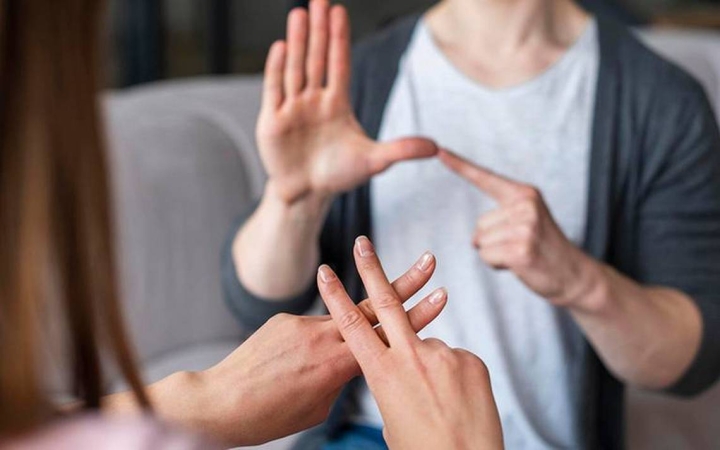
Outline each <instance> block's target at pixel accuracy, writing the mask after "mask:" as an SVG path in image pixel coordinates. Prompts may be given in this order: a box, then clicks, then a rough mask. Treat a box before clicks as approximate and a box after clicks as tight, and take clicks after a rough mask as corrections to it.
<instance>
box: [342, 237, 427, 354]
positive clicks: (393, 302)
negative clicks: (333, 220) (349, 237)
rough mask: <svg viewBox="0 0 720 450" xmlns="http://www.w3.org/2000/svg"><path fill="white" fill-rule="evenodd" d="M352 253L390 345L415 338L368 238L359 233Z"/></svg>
mask: <svg viewBox="0 0 720 450" xmlns="http://www.w3.org/2000/svg"><path fill="white" fill-rule="evenodd" d="M354 254H355V265H356V266H357V269H358V272H359V273H360V278H362V281H363V284H364V285H365V289H366V290H367V293H368V298H369V299H370V304H371V305H372V307H373V309H374V310H375V314H376V315H377V318H378V321H379V322H380V324H381V325H382V326H383V329H384V330H385V333H386V335H387V338H388V342H389V343H390V346H391V347H392V346H394V345H397V344H404V343H409V342H413V341H416V340H418V337H417V335H416V334H415V331H413V329H412V326H411V325H410V320H409V319H408V316H407V313H406V312H405V308H403V306H402V302H401V301H400V298H399V297H398V295H397V292H395V289H393V287H392V285H391V284H390V282H389V281H388V279H387V277H386V276H385V272H384V271H383V268H382V265H381V264H380V260H379V259H378V257H377V255H376V254H375V248H374V247H373V245H372V243H371V242H370V240H369V239H368V238H366V237H365V236H360V237H359V238H358V239H357V241H356V242H355V249H354Z"/></svg>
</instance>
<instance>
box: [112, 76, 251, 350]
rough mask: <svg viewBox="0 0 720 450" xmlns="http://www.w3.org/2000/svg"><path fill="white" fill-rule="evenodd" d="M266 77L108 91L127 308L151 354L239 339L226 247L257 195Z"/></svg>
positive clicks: (141, 345)
mask: <svg viewBox="0 0 720 450" xmlns="http://www.w3.org/2000/svg"><path fill="white" fill-rule="evenodd" d="M260 85H261V80H260V79H259V78H258V77H247V78H232V79H213V80H208V81H202V80H201V81H192V82H180V83H167V84H157V85H152V86H150V87H145V88H139V89H134V90H128V91H123V92H118V93H113V94H110V95H109V96H108V98H107V101H106V105H107V119H108V124H109V136H110V143H111V145H110V148H111V164H112V167H113V178H114V180H113V181H114V185H115V192H116V208H117V211H118V214H117V216H118V224H119V230H118V231H119V233H118V234H119V243H120V245H119V253H120V258H121V271H122V286H123V296H124V300H125V313H126V316H127V317H128V319H129V322H130V324H131V327H132V332H133V337H134V340H135V342H136V345H137V347H138V348H139V351H140V354H141V358H142V360H143V362H147V361H148V360H149V359H151V358H154V357H158V356H162V354H163V353H166V352H169V351H173V350H177V349H178V348H182V347H185V346H189V345H198V344H202V343H207V342H208V341H214V340H220V339H225V338H228V337H235V338H238V339H239V337H240V335H241V331H240V328H239V327H238V324H237V322H236V321H235V320H234V319H233V318H232V317H231V315H230V312H229V311H228V309H227V308H226V306H225V305H224V303H223V296H222V292H221V285H220V275H219V273H220V270H219V268H220V250H221V248H222V244H223V241H224V239H225V237H226V235H227V233H228V231H229V230H230V226H231V223H232V220H233V219H234V218H235V217H236V216H237V215H238V214H239V213H240V212H241V211H242V210H244V209H245V208H246V207H247V206H248V203H249V202H250V201H251V199H253V198H255V197H257V196H258V195H259V193H260V189H261V187H262V184H263V176H264V175H263V171H262V169H261V165H260V162H259V160H258V157H257V151H256V149H255V145H254V136H253V130H254V125H255V121H256V117H257V112H258V110H259V104H260Z"/></svg>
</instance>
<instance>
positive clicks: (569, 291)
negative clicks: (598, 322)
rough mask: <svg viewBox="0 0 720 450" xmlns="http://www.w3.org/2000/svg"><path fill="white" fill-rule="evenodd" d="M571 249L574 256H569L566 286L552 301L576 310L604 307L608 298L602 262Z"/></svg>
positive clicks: (590, 310) (582, 310)
mask: <svg viewBox="0 0 720 450" xmlns="http://www.w3.org/2000/svg"><path fill="white" fill-rule="evenodd" d="M573 250H574V253H575V256H574V257H573V258H570V261H571V262H570V266H571V269H570V271H569V277H568V281H567V283H566V288H565V289H564V290H563V292H562V294H561V295H560V296H559V298H557V299H555V300H554V303H555V304H557V305H561V306H565V307H567V308H568V309H571V310H573V311H577V312H586V313H597V312H599V311H601V310H602V309H603V308H604V307H605V305H606V304H607V299H608V298H609V296H608V283H607V276H606V273H605V270H604V268H603V264H602V263H599V262H598V261H596V260H594V259H593V258H591V257H590V256H588V255H586V254H585V253H583V252H582V251H581V250H579V249H573Z"/></svg>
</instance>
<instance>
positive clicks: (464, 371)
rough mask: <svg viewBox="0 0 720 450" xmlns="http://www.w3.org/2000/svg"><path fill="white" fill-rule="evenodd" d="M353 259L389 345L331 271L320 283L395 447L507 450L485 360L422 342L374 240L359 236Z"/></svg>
mask: <svg viewBox="0 0 720 450" xmlns="http://www.w3.org/2000/svg"><path fill="white" fill-rule="evenodd" d="M354 254H355V261H356V265H357V268H358V271H359V272H360V276H361V278H362V280H363V283H364V284H365V288H366V290H367V292H368V297H369V300H368V301H369V302H370V305H372V308H373V310H374V311H375V314H376V315H377V318H378V320H379V323H380V324H381V325H382V327H383V331H384V336H385V339H384V340H383V339H381V338H380V337H379V336H378V334H377V333H376V332H375V330H374V329H373V326H372V324H371V323H370V322H368V320H367V319H366V317H365V315H364V314H363V313H362V312H361V310H360V309H359V308H358V307H357V306H355V305H354V303H353V302H352V300H351V299H350V298H349V297H348V294H347V292H346V291H345V289H344V287H343V285H342V283H341V282H340V280H339V279H338V278H337V276H336V275H335V274H334V272H333V271H332V270H331V269H330V268H329V267H327V266H322V267H321V268H320V270H319V272H318V286H319V288H320V294H321V295H322V298H323V300H324V301H325V304H326V305H327V307H328V310H329V311H330V314H331V315H332V317H333V320H334V321H335V323H336V324H337V326H338V328H339V329H340V333H341V334H342V336H343V338H344V339H345V342H346V343H347V345H348V347H349V348H350V351H351V352H352V353H353V355H354V356H355V358H356V359H357V361H358V363H359V364H360V367H361V369H362V371H363V374H364V375H365V378H366V380H367V383H368V385H369V387H370V390H371V391H372V393H373V395H374V396H375V398H376V400H377V402H378V406H379V407H380V412H381V414H382V416H383V420H384V422H385V429H384V435H385V438H386V440H387V442H388V445H389V446H390V448H392V449H393V450H398V449H400V450H403V449H408V450H410V449H412V450H418V449H420V450H422V449H433V450H435V449H439V448H442V449H476V448H482V449H499V448H502V445H503V444H502V430H501V426H500V419H499V417H498V412H497V408H496V406H495V401H494V399H493V395H492V391H491V387H490V378H489V375H488V371H487V369H486V367H485V365H484V364H483V362H482V361H481V360H480V359H479V358H478V357H476V356H475V355H473V354H472V353H470V352H467V351H465V350H458V349H451V348H450V347H448V346H447V345H446V344H445V343H443V342H442V341H439V340H436V339H427V340H421V339H420V338H419V337H418V336H417V335H416V334H415V331H414V329H413V327H412V326H411V323H410V321H409V319H408V316H407V314H406V312H405V310H404V309H403V307H402V302H401V299H400V298H399V297H398V294H397V291H396V290H395V289H393V288H392V286H391V285H390V283H389V282H388V280H387V278H386V276H385V273H384V272H383V269H382V267H381V265H380V261H379V260H378V257H377V255H376V254H375V251H374V248H373V246H372V243H371V242H370V241H369V240H368V239H367V238H365V237H361V238H359V239H358V241H357V243H356V246H355V251H354Z"/></svg>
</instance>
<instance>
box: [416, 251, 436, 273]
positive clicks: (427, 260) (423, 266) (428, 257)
mask: <svg viewBox="0 0 720 450" xmlns="http://www.w3.org/2000/svg"><path fill="white" fill-rule="evenodd" d="M432 262H433V255H432V253H430V252H425V254H424V255H422V256H421V257H420V260H419V261H418V265H417V266H418V269H420V270H422V271H423V272H425V271H427V270H428V269H429V268H430V265H431V264H432Z"/></svg>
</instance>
